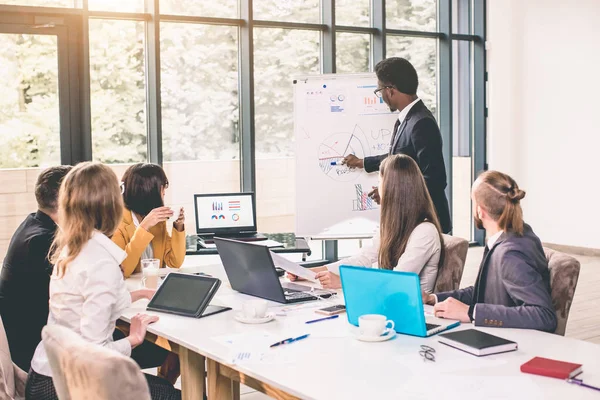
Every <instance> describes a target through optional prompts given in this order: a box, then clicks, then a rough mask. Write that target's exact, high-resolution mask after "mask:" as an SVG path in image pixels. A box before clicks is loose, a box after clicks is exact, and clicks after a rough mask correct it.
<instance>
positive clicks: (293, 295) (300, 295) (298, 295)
mask: <svg viewBox="0 0 600 400" xmlns="http://www.w3.org/2000/svg"><path fill="white" fill-rule="evenodd" d="M285 298H286V299H287V300H296V299H313V298H315V296H312V295H311V294H309V293H305V292H293V291H288V290H286V292H285Z"/></svg>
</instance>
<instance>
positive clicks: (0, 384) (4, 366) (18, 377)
mask: <svg viewBox="0 0 600 400" xmlns="http://www.w3.org/2000/svg"><path fill="white" fill-rule="evenodd" d="M26 381H27V373H25V371H23V370H22V369H21V368H19V367H17V366H16V365H15V363H13V362H12V359H11V356H10V348H9V346H8V339H7V338H6V332H5V331H4V323H3V322H2V318H0V400H15V399H24V398H25V382H26Z"/></svg>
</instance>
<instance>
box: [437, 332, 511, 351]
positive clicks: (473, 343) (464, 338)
mask: <svg viewBox="0 0 600 400" xmlns="http://www.w3.org/2000/svg"><path fill="white" fill-rule="evenodd" d="M440 337H444V338H448V339H450V340H454V341H455V342H458V343H461V344H463V345H465V346H468V347H472V348H474V349H477V350H483V349H488V348H490V347H496V346H503V345H506V344H512V343H514V344H516V343H515V342H512V341H510V340H506V339H504V338H501V337H498V336H494V335H490V334H489V333H485V332H481V331H478V330H477V329H466V330H464V331H457V332H450V333H444V334H441V335H440Z"/></svg>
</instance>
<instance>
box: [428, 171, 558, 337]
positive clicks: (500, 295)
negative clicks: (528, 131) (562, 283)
mask: <svg viewBox="0 0 600 400" xmlns="http://www.w3.org/2000/svg"><path fill="white" fill-rule="evenodd" d="M524 197H525V191H523V190H521V189H519V186H518V185H517V183H516V182H515V181H514V179H512V178H511V177H510V176H508V175H506V174H503V173H501V172H498V171H487V172H484V173H483V174H482V175H480V176H479V178H478V179H477V180H476V181H475V183H474V184H473V188H472V191H471V199H472V201H473V218H474V219H475V224H476V225H477V227H478V228H479V229H485V230H486V234H487V237H488V239H487V245H486V247H485V251H484V255H483V260H482V261H481V265H480V267H479V273H478V275H477V280H476V281H475V285H474V286H470V287H467V288H465V289H460V290H455V291H451V292H444V293H437V294H435V295H434V294H430V295H426V294H424V296H423V301H424V302H425V303H427V304H432V305H433V304H434V305H435V307H434V312H435V315H436V316H437V317H441V318H448V319H457V320H460V321H462V322H473V323H474V324H475V325H476V326H487V327H504V328H522V329H537V330H540V331H546V332H554V330H555V329H556V323H557V320H556V313H555V311H554V307H553V306H552V298H551V294H550V270H549V269H548V262H547V261H546V256H545V255H544V249H543V248H542V243H541V241H540V239H539V238H538V237H537V236H536V235H535V233H533V230H532V229H531V227H530V226H529V225H527V224H526V223H524V222H523V210H522V208H521V200H522V199H523V198H524Z"/></svg>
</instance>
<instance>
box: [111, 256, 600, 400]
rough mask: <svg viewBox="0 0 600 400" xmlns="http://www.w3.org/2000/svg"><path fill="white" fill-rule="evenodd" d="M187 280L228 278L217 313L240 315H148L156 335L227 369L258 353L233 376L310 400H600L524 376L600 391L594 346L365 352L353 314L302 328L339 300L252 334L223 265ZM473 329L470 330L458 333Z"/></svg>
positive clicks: (524, 344)
mask: <svg viewBox="0 0 600 400" xmlns="http://www.w3.org/2000/svg"><path fill="white" fill-rule="evenodd" d="M189 258H193V257H188V259H189ZM186 264H188V265H189V264H193V261H192V260H188V262H186ZM190 270H199V271H202V272H206V273H208V274H211V275H213V276H216V277H219V278H221V279H222V280H223V284H222V285H221V288H220V289H219V292H218V293H217V296H216V297H215V299H214V300H213V304H219V305H227V306H230V307H233V308H234V310H233V311H227V312H224V313H221V314H217V315H213V316H210V317H206V318H201V319H193V318H186V317H180V316H174V315H169V314H162V313H153V312H149V314H156V315H159V316H160V320H159V321H158V322H157V323H155V324H153V325H151V326H150V328H149V331H150V332H152V333H155V334H157V335H160V336H163V337H165V338H167V339H169V340H171V341H173V342H175V343H177V344H179V345H180V346H184V347H186V348H189V349H191V350H193V351H195V352H197V353H199V354H202V355H204V356H207V357H209V358H211V359H213V360H216V361H218V362H221V363H224V364H227V365H232V363H233V362H234V361H233V360H234V358H235V357H236V356H238V354H239V353H240V352H242V353H244V352H249V353H252V356H253V357H255V358H253V359H250V360H248V361H243V362H239V363H238V364H237V365H236V366H235V368H236V369H237V370H239V371H241V372H243V373H245V374H247V375H249V376H252V377H254V378H257V379H259V380H261V381H263V382H265V383H268V384H270V385H272V386H274V387H277V388H280V389H282V390H284V391H286V392H288V393H290V394H292V395H295V396H297V397H300V398H303V399H375V398H388V399H398V398H406V399H425V398H427V399H432V398H443V399H455V398H456V399H459V398H460V399H463V398H466V397H470V398H484V397H485V398H486V399H506V398H509V397H510V398H512V399H521V398H522V399H532V398H534V399H541V398H543V399H561V400H570V399H592V398H594V399H598V398H599V395H598V392H596V391H593V390H590V389H586V388H582V387H579V386H576V385H571V384H568V383H566V382H564V381H562V380H559V379H552V378H547V377H542V376H535V375H529V374H524V373H521V372H520V370H519V367H520V365H521V364H523V363H525V362H526V361H528V360H530V359H531V358H533V357H535V356H541V357H547V358H553V359H558V360H563V361H568V362H575V363H581V364H583V371H584V373H583V374H582V375H580V376H579V378H581V379H583V380H584V381H585V382H586V383H589V384H592V385H594V386H600V361H599V360H600V346H598V345H596V344H593V343H589V342H583V341H580V340H575V339H569V338H564V337H561V336H557V335H553V334H547V333H543V332H538V331H529V330H519V329H502V328H477V329H480V330H482V331H485V332H488V333H492V334H495V335H498V336H501V337H504V338H507V339H510V340H514V341H515V342H517V343H518V344H519V350H518V351H516V352H511V353H505V354H498V355H492V356H487V357H481V358H478V357H475V356H472V355H470V354H467V353H463V352H461V351H458V350H455V349H452V348H450V347H447V346H444V345H442V344H440V343H438V341H437V338H436V337H435V336H434V337H431V338H427V339H424V338H417V337H412V336H405V335H398V336H396V337H395V338H394V339H392V340H390V341H387V342H381V343H365V342H360V341H358V340H356V339H355V338H354V336H353V333H352V332H353V329H354V327H352V326H351V325H350V324H348V322H347V320H346V314H342V315H340V317H339V318H338V319H334V320H330V321H323V322H319V323H316V324H311V325H306V324H305V321H307V320H310V319H315V318H318V317H319V314H316V313H315V312H314V311H315V309H317V308H321V307H323V306H326V305H330V304H332V303H333V302H336V300H333V301H326V302H313V303H311V304H308V305H307V304H305V305H301V306H297V305H294V306H289V305H285V306H282V305H279V304H277V303H270V306H272V308H270V311H272V312H275V313H279V314H285V315H286V316H277V317H276V319H275V320H274V321H272V322H269V323H267V324H262V325H245V324H242V323H239V322H237V321H236V320H235V319H234V318H233V317H234V314H235V313H236V312H238V311H239V310H240V308H241V304H242V303H243V302H244V301H245V300H247V299H252V298H253V297H250V296H246V295H242V294H240V293H237V292H235V291H233V290H232V289H231V288H230V287H229V285H228V284H227V282H226V276H225V274H224V271H223V268H222V266H220V265H215V266H206V267H201V268H192V269H190V268H184V269H183V271H190ZM128 285H129V286H130V287H131V288H134V287H136V286H139V277H134V278H132V279H129V280H128ZM337 302H338V303H339V302H341V299H337ZM146 304H147V301H139V302H137V303H135V304H134V305H133V306H132V307H131V308H130V309H128V310H126V312H125V313H124V315H123V319H124V320H129V318H130V317H131V316H133V315H134V314H135V313H138V312H144V310H145V306H146ZM469 327H471V326H470V325H469V324H466V325H463V326H461V327H460V328H457V329H466V328H469ZM305 333H310V334H311V336H310V337H309V338H307V339H305V340H302V341H299V342H296V343H292V344H289V345H284V346H280V347H277V348H273V349H268V346H267V344H270V343H274V342H276V341H279V340H283V339H286V338H289V337H295V336H299V335H302V334H305ZM421 344H427V345H429V346H431V347H434V348H435V349H436V361H435V362H424V361H423V358H422V357H421V356H420V355H419V350H420V345H421ZM473 396H475V397H473Z"/></svg>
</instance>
